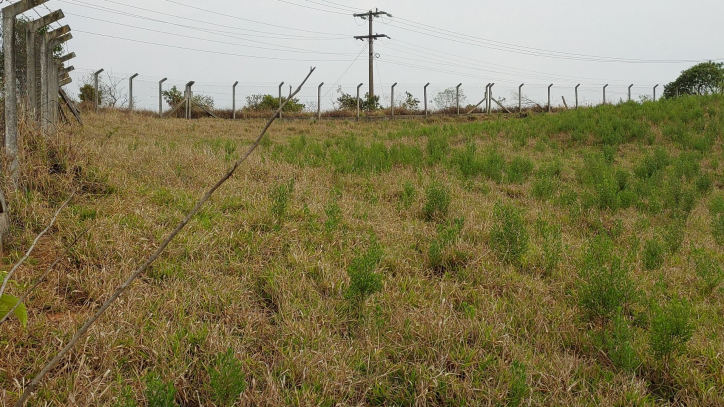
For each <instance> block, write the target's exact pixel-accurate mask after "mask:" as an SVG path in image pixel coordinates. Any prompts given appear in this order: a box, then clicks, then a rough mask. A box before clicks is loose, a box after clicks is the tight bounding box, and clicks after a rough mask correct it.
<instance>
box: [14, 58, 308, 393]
mask: <svg viewBox="0 0 724 407" xmlns="http://www.w3.org/2000/svg"><path fill="white" fill-rule="evenodd" d="M315 69H316V68H311V69H310V70H309V74H307V77H306V78H304V80H303V81H302V83H301V84H300V85H299V87H298V88H297V90H295V91H294V93H293V94H292V95H291V96H292V97H293V96H296V94H297V93H299V91H301V90H302V86H304V84H305V83H307V79H309V77H310V76H312V72H314V70H315ZM290 99H291V98H288V99H287V100H286V101H285V102H284V103H282V104H281V106H279V109H277V111H276V112H275V113H274V115H273V116H272V117H271V118H270V119H269V120H268V121H267V123H266V126H264V129H263V130H262V132H261V134H259V137H257V138H256V140H255V141H254V143H253V144H252V145H251V146H250V147H249V149H248V150H247V151H246V153H244V155H243V156H241V158H239V159H238V160H237V161H236V162H235V163H234V165H233V166H232V167H231V169H230V170H229V171H228V172H227V173H226V174H224V176H223V177H221V179H220V180H219V181H218V182H217V183H216V184H214V186H213V187H211V189H209V190H208V192H206V194H204V196H203V197H202V198H201V200H200V201H199V202H198V203H197V204H196V206H194V208H193V209H191V212H189V213H188V215H186V217H185V218H184V220H182V221H181V223H179V224H178V226H176V228H175V229H174V230H173V231H172V232H171V233H170V234H169V235H168V236H167V237H166V239H164V241H163V242H161V245H160V246H159V247H158V249H156V251H155V252H154V253H153V254H152V255H151V257H149V258H148V260H146V262H145V263H143V265H141V267H139V268H138V270H136V271H135V272H133V274H131V276H130V277H128V279H127V280H126V281H124V282H123V284H121V286H120V287H118V288H117V289H116V291H114V292H113V294H112V295H111V296H110V297H109V298H108V299H107V300H106V302H104V303H103V305H102V306H101V307H100V308H99V309H98V311H97V312H96V313H95V315H93V316H92V317H91V318H90V319H89V320H88V321H86V323H85V324H83V326H82V327H81V328H80V329H79V330H78V332H76V334H75V335H74V336H73V338H72V339H71V340H70V341H69V342H68V344H67V345H65V347H64V348H63V349H62V350H61V351H60V352H59V353H58V354H57V355H56V356H55V357H54V358H53V360H51V361H50V362H49V363H48V364H47V365H45V367H44V368H43V370H41V371H40V373H38V375H37V376H35V378H34V379H33V381H32V382H30V384H29V385H28V387H26V388H25V391H23V394H22V395H21V396H20V399H19V400H18V402H17V403H15V407H22V406H23V405H24V404H25V401H26V400H27V399H28V397H30V395H31V394H32V393H33V392H34V391H35V389H36V388H37V387H38V384H39V383H40V381H41V380H43V377H45V375H46V374H47V373H48V372H49V371H50V370H51V369H52V368H53V367H55V365H57V364H58V362H60V360H61V359H62V358H63V357H65V355H67V354H68V352H70V350H71V349H73V346H75V344H76V342H78V340H80V338H81V337H83V335H85V334H86V332H88V329H89V328H90V327H91V325H93V323H95V322H96V321H97V320H98V318H100V316H101V315H103V313H104V312H105V311H106V310H107V309H108V307H110V306H111V304H113V302H115V301H116V299H118V297H119V296H120V295H121V294H123V292H124V291H126V289H128V287H129V286H130V285H131V283H133V281H134V280H135V279H136V278H138V276H140V275H141V274H143V272H145V271H146V269H147V268H148V266H150V265H151V264H152V263H153V262H154V261H156V259H157V258H158V256H160V255H161V253H163V251H164V250H165V249H166V246H168V244H169V243H171V240H173V238H174V237H176V235H177V234H178V233H179V232H180V231H181V229H183V228H184V227H185V226H186V224H188V223H189V221H191V219H192V218H193V217H194V215H196V213H197V212H198V211H199V209H201V206H203V205H204V204H205V203H206V201H208V200H209V199H210V198H211V196H212V195H213V194H214V192H216V190H217V189H219V187H220V186H221V185H222V184H224V183H225V182H226V181H227V180H228V179H229V178H231V176H232V175H233V174H234V172H235V171H236V169H237V168H238V167H239V165H241V164H242V163H243V162H244V161H246V159H247V158H248V157H249V156H250V155H251V153H252V152H253V151H254V150H255V149H256V148H257V147H258V146H259V143H260V142H261V139H262V138H263V137H264V134H266V132H267V130H268V129H269V127H270V126H271V125H272V123H274V120H276V118H277V116H278V115H279V112H281V110H282V109H283V108H284V106H285V105H286V104H287V102H288V101H289V100H290Z"/></svg>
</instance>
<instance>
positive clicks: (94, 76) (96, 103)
mask: <svg viewBox="0 0 724 407" xmlns="http://www.w3.org/2000/svg"><path fill="white" fill-rule="evenodd" d="M101 72H103V69H99V70H98V71H96V72H94V73H93V84H94V88H95V95H93V96H95V105H96V106H95V107H96V113H98V104H99V103H100V100H99V97H98V75H100V74H101Z"/></svg>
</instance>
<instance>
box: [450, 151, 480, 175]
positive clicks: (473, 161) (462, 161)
mask: <svg viewBox="0 0 724 407" xmlns="http://www.w3.org/2000/svg"><path fill="white" fill-rule="evenodd" d="M476 151H477V146H476V145H475V143H468V145H467V146H465V148H464V149H459V150H455V151H453V155H452V158H451V159H450V162H451V163H452V164H453V165H454V166H456V167H457V168H458V169H459V170H460V174H461V175H462V176H463V178H464V179H469V178H472V177H475V176H477V175H478V174H480V172H481V171H482V163H481V162H480V161H479V160H478V159H477V156H476Z"/></svg>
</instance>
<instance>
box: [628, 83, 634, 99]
mask: <svg viewBox="0 0 724 407" xmlns="http://www.w3.org/2000/svg"><path fill="white" fill-rule="evenodd" d="M631 88H633V83H632V84H630V85H629V86H628V101H629V102H630V101H631Z"/></svg>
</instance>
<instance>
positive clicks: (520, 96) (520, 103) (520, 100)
mask: <svg viewBox="0 0 724 407" xmlns="http://www.w3.org/2000/svg"><path fill="white" fill-rule="evenodd" d="M524 85H525V83H521V84H520V86H518V113H522V112H523V86H524Z"/></svg>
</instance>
